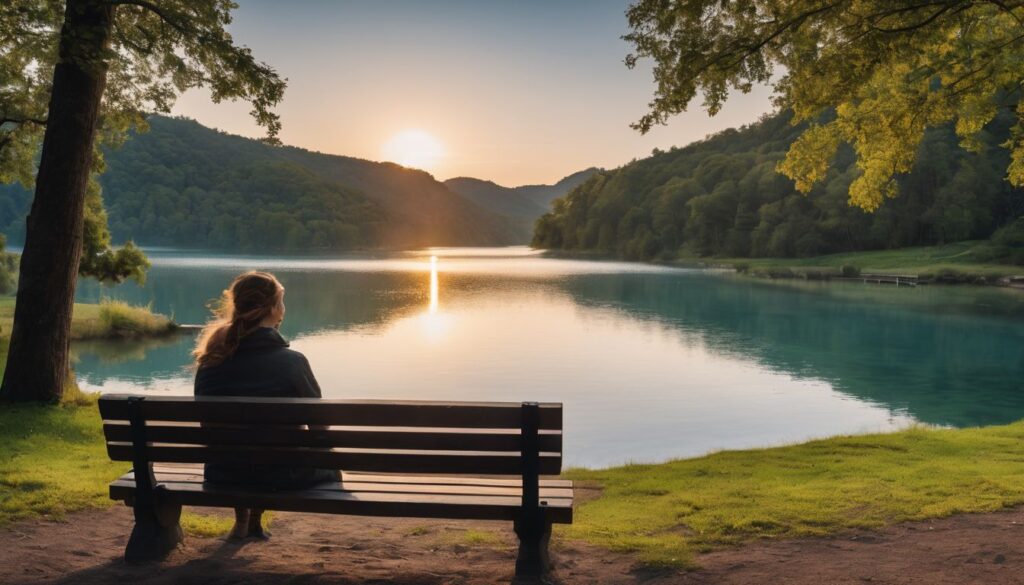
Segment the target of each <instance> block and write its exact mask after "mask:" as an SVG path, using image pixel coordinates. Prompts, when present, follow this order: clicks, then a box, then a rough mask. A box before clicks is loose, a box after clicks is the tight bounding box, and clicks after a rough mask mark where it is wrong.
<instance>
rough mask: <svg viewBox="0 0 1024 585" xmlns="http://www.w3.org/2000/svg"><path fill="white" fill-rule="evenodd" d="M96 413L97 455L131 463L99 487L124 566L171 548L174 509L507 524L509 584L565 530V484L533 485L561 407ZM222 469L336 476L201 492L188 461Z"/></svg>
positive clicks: (354, 406) (288, 401)
mask: <svg viewBox="0 0 1024 585" xmlns="http://www.w3.org/2000/svg"><path fill="white" fill-rule="evenodd" d="M99 406H100V414H101V415H102V417H103V432H104V435H105V436H106V441H107V453H108V454H109V455H110V458H111V459H112V460H115V461H131V462H132V464H133V471H132V472H130V473H127V474H125V475H124V476H122V477H121V478H119V479H117V480H116V481H114V482H113V483H112V484H110V497H111V498H112V499H114V500H123V501H124V502H125V503H126V504H127V505H129V506H133V507H134V513H135V526H134V528H133V530H132V534H131V537H130V538H129V540H128V546H127V548H126V549H125V559H126V560H129V561H134V560H146V559H158V558H162V557H163V556H164V555H166V553H167V552H169V551H170V550H172V549H173V548H174V547H175V546H177V544H178V543H179V542H180V541H181V539H182V532H181V527H180V525H179V518H180V516H181V507H182V506H183V505H185V506H213V507H249V508H260V509H265V510H282V511H293V512H319V513H325V514H353V515H361V516H402V517H416V518H453V519H479V520H510V521H512V522H513V523H514V529H515V532H516V534H517V535H518V537H519V543H520V544H519V555H518V557H517V559H516V574H517V575H538V574H542V573H545V572H547V570H548V569H549V566H550V564H549V559H548V540H549V538H550V536H551V525H552V524H553V523H564V524H568V523H571V522H572V503H573V491H572V482H570V481H567V480H562V479H542V478H541V476H542V475H548V476H555V475H558V474H559V473H561V467H562V405H561V404H550V403H543V404H538V403H535V402H524V403H522V404H520V403H510V402H422V401H402V402H388V401H379V400H317V399H305V398H193V397H153V396H147V397H142V396H130V395H105V396H102V397H101V398H100V401H99ZM307 425H309V426H307ZM310 427H312V428H310ZM226 462H230V463H245V464H250V463H257V464H267V465H289V466H297V467H317V468H327V469H341V470H343V471H342V479H341V481H340V482H330V483H324V484H318V485H316V486H313V487H311V488H309V489H303V490H294V491H269V490H264V491H260V490H251V489H238V488H232V487H222V486H217V485H211V484H206V483H204V482H203V473H202V468H201V467H197V466H196V464H202V463H226ZM168 464H192V466H191V467H187V466H181V465H177V466H175V465H168Z"/></svg>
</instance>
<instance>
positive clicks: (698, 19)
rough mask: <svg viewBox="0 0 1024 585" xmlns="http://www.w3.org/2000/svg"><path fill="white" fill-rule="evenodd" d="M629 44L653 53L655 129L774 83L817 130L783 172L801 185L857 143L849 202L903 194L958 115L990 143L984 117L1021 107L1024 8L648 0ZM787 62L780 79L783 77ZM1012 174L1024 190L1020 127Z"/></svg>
mask: <svg viewBox="0 0 1024 585" xmlns="http://www.w3.org/2000/svg"><path fill="white" fill-rule="evenodd" d="M627 14H628V16H629V20H630V25H631V27H632V29H633V30H632V32H631V33H630V34H629V35H627V36H626V40H628V41H630V42H632V43H633V45H634V49H635V53H634V54H633V55H630V58H629V59H628V60H627V62H628V63H636V62H637V60H638V59H641V58H652V59H653V60H654V61H655V68H654V75H655V81H656V82H657V89H656V91H655V98H654V100H653V101H652V102H651V112H650V113H649V114H648V115H647V116H645V117H644V118H643V119H642V120H641V121H640V122H638V123H637V124H636V127H637V128H639V129H640V130H641V131H646V130H648V129H649V128H650V127H651V125H652V124H655V123H664V122H665V121H666V120H667V119H668V118H669V117H670V116H671V115H673V114H677V113H679V112H682V111H684V110H686V108H687V107H688V106H689V104H690V102H691V101H692V98H693V97H694V96H696V95H697V94H703V95H704V96H705V103H704V106H705V108H706V109H707V111H708V113H709V114H711V115H714V114H715V113H716V112H717V111H718V109H719V108H720V107H721V104H722V102H723V101H724V100H725V99H726V97H727V95H726V94H725V93H723V91H722V88H724V87H732V88H740V89H747V88H749V87H750V84H751V83H771V84H772V85H773V86H774V88H775V89H776V91H777V94H778V97H777V100H776V101H777V104H778V105H779V106H780V107H783V108H790V109H792V110H793V112H794V113H795V119H794V121H795V122H803V121H811V122H814V121H818V120H819V117H820V116H821V115H822V112H825V111H829V110H833V111H835V112H836V113H837V117H836V119H835V120H834V121H831V122H829V123H827V124H818V125H812V126H811V127H810V128H809V129H808V130H807V131H806V133H805V134H804V135H803V136H802V137H801V138H800V139H799V140H797V141H796V142H795V143H794V144H793V147H792V148H791V150H790V151H789V154H788V155H787V157H786V160H785V161H783V162H782V163H781V164H780V165H779V167H778V169H779V170H780V171H781V172H782V173H784V174H785V175H786V176H788V177H790V178H792V179H793V180H794V181H795V182H796V185H797V188H798V189H799V190H800V191H802V192H808V191H810V190H811V189H812V188H813V187H814V185H816V184H818V183H820V182H821V181H822V180H823V179H824V178H825V176H826V174H827V171H828V167H829V163H830V161H831V159H832V157H833V156H834V154H835V152H836V149H837V148H838V146H839V144H840V143H847V144H849V145H850V146H852V147H853V150H854V151H855V152H856V155H857V166H858V168H859V169H860V170H861V176H860V177H858V178H857V179H856V180H855V181H853V183H852V184H851V185H850V190H849V201H850V204H851V205H856V206H859V207H861V208H863V209H865V210H868V211H873V210H875V209H877V208H878V207H879V205H881V204H882V202H883V201H884V200H885V198H887V197H893V196H895V195H896V194H897V192H896V184H895V177H896V176H897V175H900V174H903V173H907V172H909V171H910V169H911V168H912V167H913V164H914V161H915V159H916V156H917V149H918V146H919V144H920V142H921V139H922V137H923V136H924V132H925V130H927V129H929V128H933V127H936V126H939V125H942V124H947V123H953V124H954V127H955V129H956V133H957V135H958V136H959V137H960V142H961V145H962V146H963V147H964V148H967V149H969V150H973V151H978V150H980V149H981V148H982V142H981V141H980V140H979V135H980V133H982V132H983V130H984V128H985V126H986V125H987V124H988V123H989V122H991V121H992V120H993V119H994V118H995V117H996V115H997V114H998V112H999V110H1000V108H1006V107H1014V106H1015V105H1016V103H1017V102H1018V100H1019V99H1020V85H1021V83H1022V81H1024V80H1022V77H1024V69H1022V67H1021V63H1024V35H1021V25H1020V23H1021V22H1022V21H1024V6H1019V5H1007V4H1005V3H995V2H991V3H990V2H981V3H979V2H971V1H969V0H941V1H937V2H918V1H917V0H838V1H834V2H829V3H823V2H819V1H817V0H748V1H745V2H717V1H713V0H684V1H681V2H673V3H669V2H664V1H662V0H639V1H638V2H636V3H635V4H634V5H633V6H632V7H631V8H630V9H629V11H628V13H627ZM775 68H778V69H779V70H780V71H781V72H782V75H781V77H775V78H772V77H771V75H772V74H773V72H774V71H773V70H774V69H775ZM1006 146H1007V147H1008V148H1010V149H1011V163H1010V166H1009V169H1008V179H1009V180H1010V182H1011V183H1013V184H1014V185H1024V130H1022V129H1020V128H1019V127H1018V131H1016V132H1015V134H1014V138H1013V140H1011V142H1010V143H1008V144H1007V145H1006Z"/></svg>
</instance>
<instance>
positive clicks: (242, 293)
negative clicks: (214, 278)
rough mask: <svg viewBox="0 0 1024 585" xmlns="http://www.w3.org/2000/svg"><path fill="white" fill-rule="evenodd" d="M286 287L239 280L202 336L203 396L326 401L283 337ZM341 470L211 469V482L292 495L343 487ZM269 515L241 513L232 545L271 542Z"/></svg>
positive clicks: (261, 275) (254, 278) (199, 385)
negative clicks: (321, 486) (327, 485)
mask: <svg viewBox="0 0 1024 585" xmlns="http://www.w3.org/2000/svg"><path fill="white" fill-rule="evenodd" d="M284 312H285V308H284V287H283V286H281V283H280V282H278V281H277V279H276V278H274V275H272V274H270V273H267V272H246V273H244V274H241V275H239V276H238V277H237V278H235V280H234V281H233V282H232V283H231V287H230V288H228V289H227V290H225V291H224V294H223V296H222V298H221V301H220V305H219V306H218V307H216V309H215V315H216V319H215V320H213V321H211V322H210V323H209V324H208V325H207V326H206V327H205V328H204V329H203V332H202V333H201V334H200V336H199V341H198V343H197V344H196V349H195V351H194V352H193V355H194V356H195V360H196V366H197V368H198V369H197V371H196V381H195V395H196V396H258V397H285V398H301V397H307V398H320V397H321V395H320V386H319V385H318V384H317V382H316V378H314V377H313V372H312V370H310V367H309V362H308V361H307V360H306V357H305V356H304V355H302V354H301V353H299V352H297V351H295V350H292V349H288V342H287V341H285V340H284V338H283V337H281V334H280V333H278V327H279V326H280V325H281V321H282V320H284ZM338 479H339V474H338V471H337V470H328V469H312V468H308V467H298V468H296V467H282V466H271V465H246V464H233V463H207V464H206V467H205V481H206V482H208V483H211V484H222V485H231V486H245V487H252V488H254V489H270V490H292V489H301V488H305V487H309V486H311V485H314V484H317V483H321V482H325V481H337V480H338ZM262 512H263V511H262V510H256V509H247V508H235V526H234V528H233V529H232V531H231V538H236V539H237V538H245V537H247V536H254V537H259V538H266V537H268V536H269V534H268V533H266V532H265V531H264V530H263V525H262V522H261V516H262Z"/></svg>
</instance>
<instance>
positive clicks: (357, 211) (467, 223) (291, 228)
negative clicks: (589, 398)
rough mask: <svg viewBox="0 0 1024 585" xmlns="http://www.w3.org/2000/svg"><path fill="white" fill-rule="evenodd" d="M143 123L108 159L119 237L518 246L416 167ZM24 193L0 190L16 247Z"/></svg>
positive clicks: (506, 225) (180, 122)
mask: <svg viewBox="0 0 1024 585" xmlns="http://www.w3.org/2000/svg"><path fill="white" fill-rule="evenodd" d="M149 126H150V130H149V131H148V132H146V133H145V134H136V135H132V137H131V138H130V140H129V141H128V143H127V144H125V145H124V146H123V147H121V148H118V149H111V150H108V151H106V152H105V153H104V154H105V157H106V159H107V166H108V168H107V170H106V172H105V173H104V174H103V175H102V176H101V177H100V183H101V184H102V187H103V196H104V199H105V200H106V206H107V212H108V213H109V214H110V218H109V225H110V229H111V232H112V233H113V236H114V238H115V239H116V240H120V241H124V240H130V239H134V240H136V241H139V242H141V243H143V244H145V245H160V246H176V247H192V248H195V247H205V248H217V249H228V250H270V251H295V252H306V251H310V250H347V249H352V248H370V247H377V246H393V247H411V246H426V245H445V244H450V245H495V244H508V243H515V242H519V241H522V235H521V234H522V229H521V228H519V227H518V226H516V225H515V224H513V223H512V222H511V221H509V220H507V219H505V218H503V217H498V216H496V215H494V214H491V213H488V212H487V211H485V210H483V209H480V208H479V207H477V206H475V205H472V204H471V203H469V202H467V201H465V200H464V199H463V198H461V197H459V196H457V195H455V194H454V193H452V192H451V191H449V190H448V189H447V188H446V187H445V186H444V184H442V183H439V182H438V181H436V180H434V178H433V177H431V176H430V175H429V174H427V173H425V172H423V171H417V170H412V169H406V168H403V167H400V166H398V165H394V164H390V163H375V162H370V161H365V160H360V159H354V158H349V157H343V156H331V155H325V154H320V153H315V152H310V151H307V150H302V149H298V148H292V147H271V146H268V145H266V144H263V143H262V142H260V141H256V140H251V139H247V138H242V137H240V136H231V135H228V134H224V133H222V132H218V131H216V130H211V129H209V128H205V127H203V126H201V125H199V124H198V123H196V122H194V121H191V120H185V119H172V118H165V117H159V116H154V117H151V118H150V119H149ZM30 198H31V195H30V194H29V193H28V192H27V191H25V190H24V189H22V188H21V187H19V186H18V185H9V186H0V231H4V230H7V232H8V234H9V236H10V237H11V239H12V241H15V240H19V239H20V237H19V236H22V235H23V226H24V216H25V214H26V213H27V211H28V203H29V200H30ZM101 210H102V208H101ZM103 223H104V224H106V223H107V221H106V218H104V221H103ZM125 250H129V251H130V250H132V248H131V247H130V246H126V247H125ZM125 253H126V252H125ZM101 259H102V257H101ZM115 260H116V259H115Z"/></svg>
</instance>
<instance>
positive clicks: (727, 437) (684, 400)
mask: <svg viewBox="0 0 1024 585" xmlns="http://www.w3.org/2000/svg"><path fill="white" fill-rule="evenodd" d="M431 256H435V257H436V261H434V262H432V261H431V259H430V257H431ZM151 259H152V260H153V268H152V269H151V271H150V273H149V280H148V282H147V284H146V286H145V287H138V286H135V285H133V284H129V285H123V286H120V287H116V288H103V289H101V288H100V287H98V286H97V285H94V284H85V285H83V288H82V290H80V291H79V297H80V299H82V300H88V301H96V300H98V299H99V298H100V297H101V296H103V295H105V296H108V297H115V298H123V299H127V300H129V301H131V302H134V303H152V306H153V308H154V309H155V310H156V311H159V312H163V313H167V314H171V315H173V316H174V318H175V319H176V320H177V321H179V322H182V323H200V322H203V321H204V320H205V319H206V318H207V316H208V311H207V309H206V305H207V303H208V302H209V301H210V300H211V299H213V298H215V297H217V296H218V295H219V293H220V291H221V290H222V289H223V288H224V287H225V286H226V285H227V284H228V282H229V281H230V280H231V278H232V277H233V276H234V275H235V274H237V273H238V272H240V271H243V270H250V269H265V270H271V271H273V272H275V273H276V274H277V275H278V276H279V278H280V280H281V281H282V282H283V283H284V285H285V287H286V289H287V295H286V303H287V306H288V314H287V317H286V319H285V322H284V325H283V327H282V332H283V333H284V335H285V336H286V337H287V338H289V339H290V340H291V341H292V346H293V347H294V348H296V349H298V350H300V351H302V352H303V353H305V354H306V356H307V357H308V358H309V361H310V363H311V364H312V366H313V370H314V372H315V373H316V375H317V377H318V379H319V381H320V384H321V386H322V387H323V389H324V393H325V396H328V397H338V398H407V399H430V400H444V399H451V400H511V401H522V400H538V401H559V402H564V403H565V407H566V411H565V426H566V459H567V463H568V464H569V465H586V466H604V465H611V464H617V463H623V462H627V461H644V462H648V461H662V460H665V459H669V458H673V457H680V456H690V455H696V454H701V453H706V452H708V451H712V450H717V449H733V448H743V447H756V446H764V445H776V444H780V443H788V442H794V441H799V440H803V439H807V438H811V437H824V436H829V435H836V434H843V433H861V432H870V431H879V430H887V429H893V428H898V427H902V426H905V425H908V424H912V423H914V422H924V423H929V424H938V425H954V426H967V425H978V424H992V423H1002V422H1009V421H1013V420H1016V419H1019V418H1024V382H1022V380H1024V294H1021V293H1019V292H1015V291H1008V290H1000V289H977V288H967V287H962V288H956V287H937V286H936V287H918V288H899V289H896V288H894V287H884V286H874V285H862V284H811V283H802V282H785V283H776V282H766V281H758V280H750V279H745V278H740V277H736V276H733V275H731V274H728V273H717V272H709V271H698V270H682V269H671V268H665V267H657V266H649V265H637V264H626V263H617V262H593V261H575V260H558V259H548V258H541V257H539V256H537V255H536V254H535V253H533V252H531V251H530V250H528V249H526V248H502V249H433V250H427V251H423V252H414V253H407V254H395V255H391V256H382V257H380V258H372V257H358V258H357V257H349V258H343V259H317V258H276V257H275V258H272V257H242V256H230V257H229V256H203V255H198V254H196V253H175V252H171V251H157V252H152V253H151ZM193 343H194V336H193V335H190V334H189V335H181V336H177V337H172V338H170V339H167V340H156V341H145V342H141V343H140V342H130V343H129V342H102V343H100V342H89V343H78V344H76V345H75V346H74V348H73V349H74V352H75V354H76V356H77V360H78V361H77V364H76V365H75V368H76V371H77V373H78V376H79V379H80V383H81V385H82V386H83V387H84V388H86V389H90V390H102V391H118V392H123V391H131V392H139V391H142V392H153V393H173V394H189V393H191V386H192V373H191V372H190V371H189V370H188V369H187V365H188V362H189V356H188V353H189V350H190V349H191V346H192V344H193Z"/></svg>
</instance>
